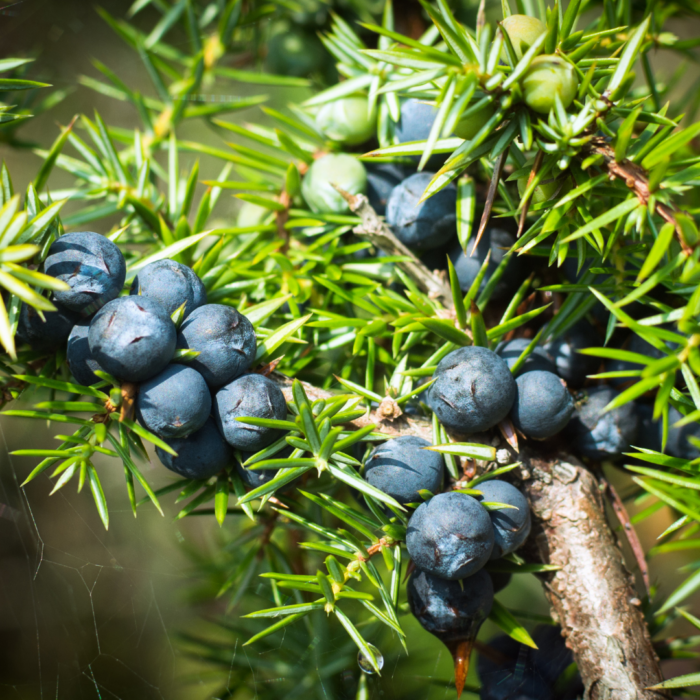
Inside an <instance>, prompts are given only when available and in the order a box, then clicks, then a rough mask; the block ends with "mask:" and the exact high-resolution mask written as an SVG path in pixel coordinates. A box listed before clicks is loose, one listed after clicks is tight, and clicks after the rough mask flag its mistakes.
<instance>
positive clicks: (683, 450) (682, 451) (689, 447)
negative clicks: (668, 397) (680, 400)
mask: <svg viewBox="0 0 700 700" xmlns="http://www.w3.org/2000/svg"><path fill="white" fill-rule="evenodd" d="M681 418H683V415H682V414H681V412H680V411H678V410H676V409H675V408H673V406H670V407H669V410H668V437H667V439H666V452H668V454H670V455H671V456H672V457H678V458H679V459H688V460H692V459H697V458H698V457H699V456H700V452H698V448H697V447H695V445H693V444H692V443H691V442H689V441H688V438H689V437H694V438H697V439H700V425H698V423H696V422H695V421H693V422H692V423H688V425H684V426H682V427H680V428H675V427H674V426H673V424H674V423H676V422H678V421H679V420H681ZM659 432H661V421H659Z"/></svg>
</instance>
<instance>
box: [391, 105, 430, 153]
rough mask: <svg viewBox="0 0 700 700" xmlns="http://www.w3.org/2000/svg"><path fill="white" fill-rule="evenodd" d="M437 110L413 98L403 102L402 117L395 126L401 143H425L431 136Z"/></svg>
mask: <svg viewBox="0 0 700 700" xmlns="http://www.w3.org/2000/svg"><path fill="white" fill-rule="evenodd" d="M436 116H437V109H435V107H433V105H430V104H426V103H425V102H422V101H421V100H416V99H413V98H410V99H407V100H403V101H402V102H401V117H400V118H399V121H397V122H396V124H395V126H394V133H395V135H396V138H397V139H398V142H399V143H407V142H409V141H425V140H426V139H427V138H428V136H429V135H430V129H431V128H432V126H433V122H434V121H435V117H436Z"/></svg>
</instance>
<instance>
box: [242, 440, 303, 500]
mask: <svg viewBox="0 0 700 700" xmlns="http://www.w3.org/2000/svg"><path fill="white" fill-rule="evenodd" d="M292 452H294V448H293V447H283V448H282V449H281V450H280V451H279V452H275V454H274V455H271V456H270V457H267V458H266V459H287V458H288V457H289V456H290V455H291V454H292ZM254 454H255V453H254V452H242V453H241V458H242V460H243V461H244V462H245V461H246V460H247V459H249V458H250V457H252V456H253V455H254ZM252 466H254V465H249V466H248V467H244V466H243V464H239V463H238V462H236V473H237V474H238V476H240V477H241V481H242V482H243V483H244V484H245V485H246V486H247V487H248V488H249V489H257V488H258V486H264V485H265V484H267V483H269V482H270V481H272V480H273V479H274V478H275V477H276V476H277V474H278V473H279V469H251V467H252ZM298 482H299V479H298V478H297V479H294V481H291V482H290V483H288V484H286V485H285V486H283V487H282V488H281V489H280V491H281V492H282V493H285V492H287V491H291V490H292V489H294V487H295V485H296V484H297V483H298Z"/></svg>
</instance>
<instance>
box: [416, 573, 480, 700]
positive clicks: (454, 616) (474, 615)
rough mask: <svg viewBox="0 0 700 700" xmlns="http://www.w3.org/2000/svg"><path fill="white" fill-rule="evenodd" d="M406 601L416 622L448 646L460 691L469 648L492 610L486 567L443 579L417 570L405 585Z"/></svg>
mask: <svg viewBox="0 0 700 700" xmlns="http://www.w3.org/2000/svg"><path fill="white" fill-rule="evenodd" d="M406 592H407V594H408V605H409V607H410V608H411V612H412V613H413V615H414V616H415V617H416V619H417V620H418V622H420V624H421V625H422V626H423V628H424V629H426V630H427V631H428V632H430V633H431V634H433V635H435V636H436V637H437V638H438V639H439V640H440V641H441V642H443V643H444V644H445V646H446V647H447V648H448V649H449V650H450V652H451V653H452V656H453V658H454V661H455V685H456V686H457V694H458V695H460V694H461V692H462V689H463V687H464V681H465V679H466V677H467V672H468V671H469V656H470V654H471V648H472V645H473V643H474V640H475V639H476V635H477V634H478V632H479V628H480V627H481V625H482V623H483V622H484V620H486V618H487V617H488V616H489V613H490V612H491V606H492V605H493V586H492V584H491V579H490V577H489V575H488V574H487V573H486V572H485V571H477V572H476V573H475V574H474V575H473V576H470V577H469V578H465V579H464V580H462V581H445V580H444V579H442V578H438V577H437V576H433V575H432V574H429V573H427V572H426V571H420V570H416V571H414V572H413V573H412V574H411V578H410V579H409V580H408V585H407V586H406Z"/></svg>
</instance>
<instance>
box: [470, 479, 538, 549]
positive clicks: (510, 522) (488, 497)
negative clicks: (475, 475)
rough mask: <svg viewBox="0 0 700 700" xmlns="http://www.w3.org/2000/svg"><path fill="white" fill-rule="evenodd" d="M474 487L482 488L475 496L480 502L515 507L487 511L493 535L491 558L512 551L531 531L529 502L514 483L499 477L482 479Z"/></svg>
mask: <svg viewBox="0 0 700 700" xmlns="http://www.w3.org/2000/svg"><path fill="white" fill-rule="evenodd" d="M475 488H476V489H477V490H478V491H481V496H476V499H477V501H479V502H480V503H482V502H487V503H505V504H506V505H509V506H515V508H499V509H498V510H490V511H488V514H489V517H490V518H491V525H492V526H493V538H494V545H493V552H491V559H498V558H499V557H502V556H504V555H506V554H510V553H511V552H514V551H515V550H516V549H517V548H518V547H520V545H521V544H522V543H523V542H525V540H526V539H527V536H528V535H529V534H530V504H529V503H528V502H527V498H525V496H524V495H523V494H522V493H521V492H520V491H519V490H518V489H517V488H515V486H513V484H509V483H508V482H507V481H499V480H498V479H489V480H488V481H482V482H481V483H480V484H478V485H477V486H476V487H475ZM516 509H517V510H516Z"/></svg>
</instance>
